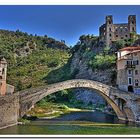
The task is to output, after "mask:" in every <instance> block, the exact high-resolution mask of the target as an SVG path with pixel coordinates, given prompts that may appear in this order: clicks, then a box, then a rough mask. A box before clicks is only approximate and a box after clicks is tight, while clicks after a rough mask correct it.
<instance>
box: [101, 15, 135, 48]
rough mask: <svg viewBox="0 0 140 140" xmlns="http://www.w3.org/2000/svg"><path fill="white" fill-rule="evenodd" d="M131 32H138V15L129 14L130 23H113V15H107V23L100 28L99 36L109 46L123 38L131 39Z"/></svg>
mask: <svg viewBox="0 0 140 140" xmlns="http://www.w3.org/2000/svg"><path fill="white" fill-rule="evenodd" d="M131 33H136V15H129V16H128V23H119V24H114V23H113V17H112V15H109V16H106V20H105V24H103V25H102V26H100V28H99V38H100V41H103V42H104V43H105V44H106V45H107V46H109V45H110V44H111V43H112V42H114V41H118V40H121V39H129V38H130V37H131Z"/></svg>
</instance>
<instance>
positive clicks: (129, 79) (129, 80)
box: [128, 77, 132, 85]
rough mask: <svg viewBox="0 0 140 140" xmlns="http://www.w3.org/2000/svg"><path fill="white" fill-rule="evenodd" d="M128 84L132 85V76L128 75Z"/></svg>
mask: <svg viewBox="0 0 140 140" xmlns="http://www.w3.org/2000/svg"><path fill="white" fill-rule="evenodd" d="M128 84H129V85H132V77H128Z"/></svg>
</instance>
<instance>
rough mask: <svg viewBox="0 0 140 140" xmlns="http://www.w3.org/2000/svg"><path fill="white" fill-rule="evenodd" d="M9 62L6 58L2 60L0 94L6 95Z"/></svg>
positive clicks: (0, 62) (0, 61)
mask: <svg viewBox="0 0 140 140" xmlns="http://www.w3.org/2000/svg"><path fill="white" fill-rule="evenodd" d="M6 76H7V62H6V60H5V59H4V58H2V59H1V60H0V94H1V95H5V94H6Z"/></svg>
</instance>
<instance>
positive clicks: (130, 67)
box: [125, 64, 136, 69]
mask: <svg viewBox="0 0 140 140" xmlns="http://www.w3.org/2000/svg"><path fill="white" fill-rule="evenodd" d="M135 67H136V66H135V65H134V64H126V65H125V68H126V69H135Z"/></svg>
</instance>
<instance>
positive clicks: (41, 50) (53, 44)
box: [0, 30, 70, 91]
mask: <svg viewBox="0 0 140 140" xmlns="http://www.w3.org/2000/svg"><path fill="white" fill-rule="evenodd" d="M0 57H5V58H6V59H7V61H8V76H7V82H8V83H9V84H12V85H14V86H15V89H16V91H18V90H22V89H26V88H30V87H35V86H40V85H44V84H47V81H44V80H43V78H44V77H46V76H47V74H48V73H50V72H51V71H52V70H56V69H59V68H60V67H62V66H64V65H65V64H66V63H67V61H68V59H69V57H70V53H69V48H68V46H66V45H65V44H64V42H60V41H56V40H55V39H53V38H49V37H47V36H46V35H45V36H37V35H31V34H30V35H29V34H27V33H23V32H20V31H18V30H17V31H16V32H14V31H8V30H0ZM53 76H54V75H52V79H53ZM61 76H62V75H57V77H56V78H58V79H59V78H60V77H61Z"/></svg>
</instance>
